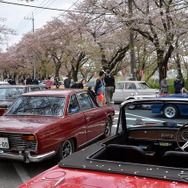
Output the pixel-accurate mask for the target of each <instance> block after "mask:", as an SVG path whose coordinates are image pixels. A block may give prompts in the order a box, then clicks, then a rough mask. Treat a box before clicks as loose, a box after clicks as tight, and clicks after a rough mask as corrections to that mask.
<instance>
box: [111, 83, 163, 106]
mask: <svg viewBox="0 0 188 188" xmlns="http://www.w3.org/2000/svg"><path fill="white" fill-rule="evenodd" d="M158 94H159V89H153V88H151V87H150V86H149V85H148V84H147V83H146V82H144V81H133V80H128V81H117V82H116V89H115V92H114V94H113V97H112V100H113V101H114V103H121V102H124V101H125V100H129V99H133V98H134V96H136V95H140V96H143V95H158Z"/></svg>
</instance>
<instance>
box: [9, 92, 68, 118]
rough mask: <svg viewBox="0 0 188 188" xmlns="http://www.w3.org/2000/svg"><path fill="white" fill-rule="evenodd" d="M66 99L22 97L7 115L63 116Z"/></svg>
mask: <svg viewBox="0 0 188 188" xmlns="http://www.w3.org/2000/svg"><path fill="white" fill-rule="evenodd" d="M64 105H65V97H53V96H50V97H49V96H21V97H19V98H18V99H17V100H16V101H15V102H14V103H13V105H12V106H11V108H10V109H9V110H8V111H7V113H6V115H39V116H62V115H63V112H64Z"/></svg>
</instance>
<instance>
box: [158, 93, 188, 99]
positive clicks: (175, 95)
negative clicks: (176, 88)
mask: <svg viewBox="0 0 188 188" xmlns="http://www.w3.org/2000/svg"><path fill="white" fill-rule="evenodd" d="M160 97H163V98H188V93H179V94H169V95H163V96H160Z"/></svg>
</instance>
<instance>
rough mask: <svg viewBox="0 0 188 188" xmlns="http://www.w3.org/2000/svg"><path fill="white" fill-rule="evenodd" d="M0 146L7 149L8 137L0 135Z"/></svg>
mask: <svg viewBox="0 0 188 188" xmlns="http://www.w3.org/2000/svg"><path fill="white" fill-rule="evenodd" d="M0 148H4V149H9V142H8V138H5V137H0Z"/></svg>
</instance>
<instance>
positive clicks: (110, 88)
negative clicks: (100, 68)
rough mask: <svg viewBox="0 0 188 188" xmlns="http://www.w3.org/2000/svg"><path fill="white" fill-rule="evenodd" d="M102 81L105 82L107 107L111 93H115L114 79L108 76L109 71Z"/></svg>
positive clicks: (110, 99)
mask: <svg viewBox="0 0 188 188" xmlns="http://www.w3.org/2000/svg"><path fill="white" fill-rule="evenodd" d="M104 81H105V98H106V104H107V105H108V106H109V105H110V104H111V101H112V97H113V93H114V92H115V79H114V76H112V75H111V74H110V70H109V69H107V70H106V75H105V77H104Z"/></svg>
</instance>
